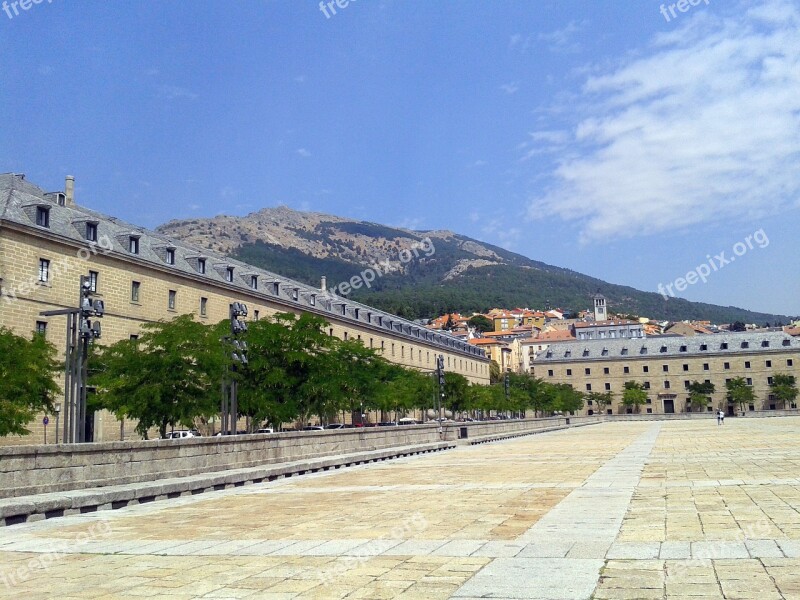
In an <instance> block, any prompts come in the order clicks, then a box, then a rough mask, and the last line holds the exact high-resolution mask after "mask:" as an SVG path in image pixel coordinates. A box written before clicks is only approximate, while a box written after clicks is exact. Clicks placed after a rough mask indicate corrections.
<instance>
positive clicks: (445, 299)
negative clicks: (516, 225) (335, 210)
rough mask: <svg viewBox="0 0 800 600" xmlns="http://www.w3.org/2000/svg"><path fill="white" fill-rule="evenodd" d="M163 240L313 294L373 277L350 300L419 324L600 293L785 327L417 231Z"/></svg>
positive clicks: (566, 305) (689, 313)
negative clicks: (313, 289)
mask: <svg viewBox="0 0 800 600" xmlns="http://www.w3.org/2000/svg"><path fill="white" fill-rule="evenodd" d="M158 231H159V232H161V233H163V234H165V235H168V236H170V237H173V238H177V239H180V240H183V241H184V242H188V243H191V244H195V245H197V246H200V247H203V248H208V249H209V250H213V251H217V252H220V253H222V254H227V255H230V256H233V257H235V258H238V259H240V260H243V261H245V262H248V263H250V264H253V265H255V266H258V267H262V268H264V269H268V270H270V271H273V272H275V273H278V274H280V275H284V276H286V277H290V278H292V279H296V280H298V281H302V282H304V283H307V284H310V285H315V286H318V285H319V284H320V279H321V276H323V275H325V276H326V277H327V282H328V287H334V286H338V284H340V283H341V282H348V281H350V279H351V278H353V277H356V276H359V274H363V273H364V272H365V270H366V269H372V274H371V275H361V276H360V277H363V278H364V279H370V278H372V276H374V281H372V282H370V284H369V286H368V287H367V286H362V287H361V288H360V289H355V290H352V291H350V293H349V297H350V298H353V299H354V300H358V301H359V302H363V303H365V304H370V305H372V306H375V307H378V308H381V309H383V310H387V311H390V312H393V313H395V314H398V315H401V316H403V317H406V318H412V319H413V318H431V317H434V316H438V315H440V314H443V313H445V312H452V311H461V312H471V311H485V310H488V309H489V308H492V307H507V308H513V307H517V306H522V307H531V308H547V307H553V308H555V307H560V308H562V309H567V310H573V311H576V310H581V309H588V308H589V307H590V306H591V296H592V295H593V294H595V293H597V292H600V293H601V294H603V295H604V296H605V297H606V298H607V299H608V305H609V308H610V310H611V311H612V312H614V313H617V314H637V315H642V316H647V317H650V318H653V319H658V320H667V319H668V320H683V319H699V320H709V321H712V322H715V323H731V322H733V321H743V322H746V323H758V324H764V323H766V322H768V323H773V324H774V323H776V322H777V321H782V322H787V321H788V317H787V316H785V315H773V314H768V313H759V312H753V311H748V310H744V309H741V308H736V307H733V306H728V307H723V306H716V305H713V304H705V303H700V302H689V301H687V300H682V299H678V298H670V299H668V300H665V299H664V298H663V297H662V296H661V295H659V294H657V293H654V292H642V291H640V290H636V289H634V288H631V287H627V286H621V285H615V284H612V283H607V282H605V281H602V280H600V279H596V278H594V277H590V276H588V275H583V274H581V273H578V272H576V271H571V270H569V269H563V268H560V267H554V266H551V265H547V264H545V263H542V262H539V261H535V260H532V259H530V258H527V257H525V256H522V255H521V254H516V253H514V252H509V251H507V250H504V249H502V248H499V247H497V246H493V245H491V244H487V243H484V242H481V241H478V240H475V239H472V238H469V237H467V236H463V235H459V234H457V233H453V232H451V231H412V230H409V229H402V228H397V227H387V226H385V225H380V224H377V223H369V222H365V221H355V220H352V219H345V218H341V217H336V216H332V215H325V214H321V213H314V212H299V211H295V210H292V209H290V208H288V207H285V206H280V207H277V208H265V209H262V210H260V211H258V212H255V213H252V214H249V215H247V216H246V217H231V216H218V217H214V218H209V219H189V220H176V221H170V222H169V223H166V224H165V225H162V226H160V227H159V228H158ZM404 250H405V252H404ZM338 291H339V292H340V293H341V288H339V290H338ZM345 291H346V290H345Z"/></svg>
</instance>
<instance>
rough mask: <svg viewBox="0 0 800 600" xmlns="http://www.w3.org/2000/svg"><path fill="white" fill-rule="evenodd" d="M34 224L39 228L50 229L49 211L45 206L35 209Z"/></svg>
mask: <svg viewBox="0 0 800 600" xmlns="http://www.w3.org/2000/svg"><path fill="white" fill-rule="evenodd" d="M36 224H37V225H38V226H39V227H50V209H49V208H47V207H46V206H38V207H36Z"/></svg>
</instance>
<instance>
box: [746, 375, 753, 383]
mask: <svg viewBox="0 0 800 600" xmlns="http://www.w3.org/2000/svg"><path fill="white" fill-rule="evenodd" d="M747 385H753V378H752V377H748V378H747Z"/></svg>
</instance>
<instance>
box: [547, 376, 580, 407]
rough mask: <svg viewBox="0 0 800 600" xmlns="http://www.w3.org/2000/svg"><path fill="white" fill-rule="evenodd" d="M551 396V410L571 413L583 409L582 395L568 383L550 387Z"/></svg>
mask: <svg viewBox="0 0 800 600" xmlns="http://www.w3.org/2000/svg"><path fill="white" fill-rule="evenodd" d="M552 395H553V396H552V397H553V404H552V410H557V411H561V412H565V413H567V412H568V413H572V412H575V411H578V410H580V409H582V408H583V401H584V397H583V394H582V393H581V392H579V391H578V390H576V389H575V388H574V387H572V386H571V385H570V384H568V383H557V384H555V385H552Z"/></svg>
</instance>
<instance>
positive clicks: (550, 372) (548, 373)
mask: <svg viewBox="0 0 800 600" xmlns="http://www.w3.org/2000/svg"><path fill="white" fill-rule="evenodd" d="M547 376H548V377H552V376H553V369H547Z"/></svg>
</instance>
